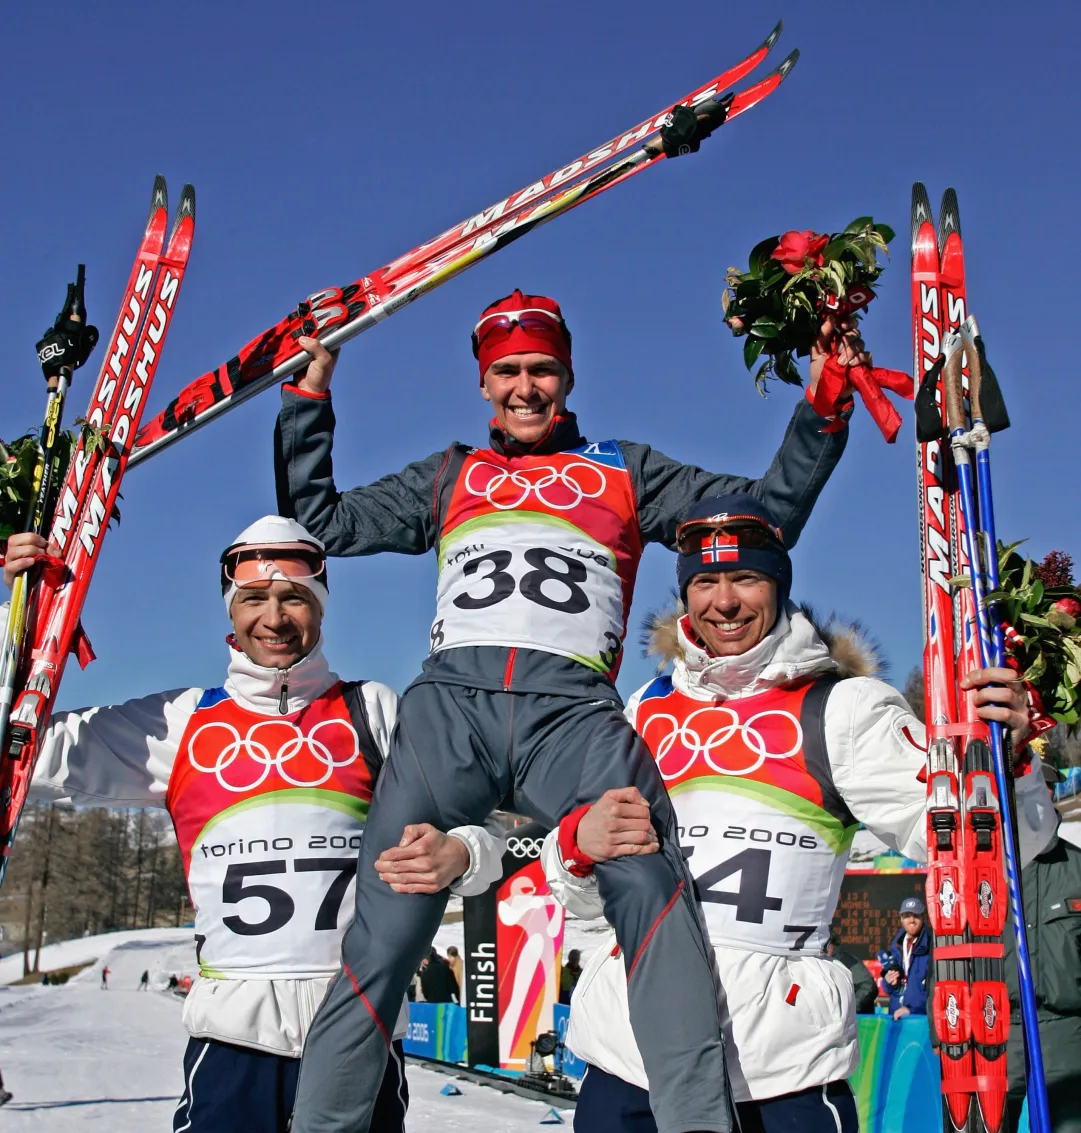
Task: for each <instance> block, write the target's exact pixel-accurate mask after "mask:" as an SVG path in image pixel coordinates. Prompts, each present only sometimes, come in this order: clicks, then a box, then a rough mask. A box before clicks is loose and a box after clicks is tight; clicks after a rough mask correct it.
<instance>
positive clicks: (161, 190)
mask: <svg viewBox="0 0 1081 1133" xmlns="http://www.w3.org/2000/svg"><path fill="white" fill-rule="evenodd" d="M168 207H169V187H168V186H167V185H166V184H165V178H164V177H163V176H162V175H161V174H160V173H159V174H158V175H157V176H156V177H155V178H154V191H153V192H152V193H151V194H150V215H151V216H153V215H154V213H156V212H157V211H158V209H167V208H168Z"/></svg>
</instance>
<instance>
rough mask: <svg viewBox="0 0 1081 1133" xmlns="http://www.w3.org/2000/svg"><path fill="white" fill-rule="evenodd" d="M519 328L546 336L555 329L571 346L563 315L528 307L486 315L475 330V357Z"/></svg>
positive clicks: (541, 308) (540, 308)
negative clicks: (489, 344)
mask: <svg viewBox="0 0 1081 1133" xmlns="http://www.w3.org/2000/svg"><path fill="white" fill-rule="evenodd" d="M516 326H518V327H521V328H522V330H524V331H526V333H530V332H533V333H535V334H540V335H546V334H551V333H552V328H553V327H555V328H557V329H558V330H559V332H560V334H562V336H563V338H564V339H565V340H566V341H567V345H568V346H569V345H570V334H569V333H568V331H567V324H566V323H565V322H564V321H563V318H562V316H561V315H557V314H555V313H554V312H553V311H546V310H544V308H543V307H526V308H525V309H524V310H521V311H493V312H492V314H490V315H485V316H484V317H483V318H482V319H481V320H480V322H479V323H477V325H476V326H475V327H474V328H473V357H474V358H478V357H480V348H481V346H482V344H483V343H485V342H488V341H496V342H498V341H501V340H502V339H504V338H509V337H510V336H511V334H512V333H513V332H514V328H515V327H516Z"/></svg>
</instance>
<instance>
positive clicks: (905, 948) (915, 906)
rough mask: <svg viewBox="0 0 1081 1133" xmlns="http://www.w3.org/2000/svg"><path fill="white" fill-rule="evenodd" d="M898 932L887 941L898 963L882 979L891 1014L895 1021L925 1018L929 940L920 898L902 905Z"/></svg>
mask: <svg viewBox="0 0 1081 1133" xmlns="http://www.w3.org/2000/svg"><path fill="white" fill-rule="evenodd" d="M900 914H901V928H900V930H899V931H898V933H897V935H896V936H895V937H894V938H893V940H892V941H890V948H889V950H890V954H891V955H892V956H893V958H894V960H895V961H896V962H897V967H895V968H891V969H890V970H889V971H888V972H887V973H886V975H885V976H884V977H883V978H884V980H885V982H886V986H887V987H888V988H889V994H890V1013H891V1014H892V1015H893V1017H894V1018H895V1019H900V1018H902V1017H903V1016H905V1015H926V1014H927V972H928V969H929V968H930V966H931V937H930V934H929V933H928V931H927V925H926V923H925V919H924V918H925V916H926V914H927V910H926V908H924V904H923V902H922V901H921V900H920V899H919V897H906V898H905V899H904V900H903V901H902V902H901V909H900Z"/></svg>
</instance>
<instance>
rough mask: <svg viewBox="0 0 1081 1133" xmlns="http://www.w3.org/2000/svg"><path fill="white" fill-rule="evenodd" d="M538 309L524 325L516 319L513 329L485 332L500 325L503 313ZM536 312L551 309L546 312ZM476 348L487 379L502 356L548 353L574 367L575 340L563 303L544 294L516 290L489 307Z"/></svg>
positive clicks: (479, 327)
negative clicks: (561, 307) (573, 351)
mask: <svg viewBox="0 0 1081 1133" xmlns="http://www.w3.org/2000/svg"><path fill="white" fill-rule="evenodd" d="M523 311H526V312H535V314H534V317H533V318H528V317H527V318H526V319H525V320H524V321H525V322H526V324H527V325H525V326H523V325H521V324H520V323H519V322H518V321H515V322H513V323H512V325H511V326H510V329H509V330H505V329H502V328H500V330H498V331H497V332H495V333H492V331H491V329H490V330H489V333H488V334H485V327H486V324H489V323H490V324H493V326H494V324H496V323H497V322H498V320H497V319H494V318H490V316H493V315H496V316H498V315H499V314H501V313H504V312H506V313H507V314H511V313H515V312H523ZM536 312H547V315H551V316H553V317H551V318H548V317H547V316H546V314H541V313H536ZM473 351H474V353H475V354H476V356H477V362H478V363H479V365H480V376H481V378H482V379H483V377H484V374H485V371H487V369H488V367H489V366H490V365H491V364H492V363H493V362H497V361H499V359H500V358H506V357H507V355H509V354H534V353H535V354H548V355H550V356H551V357H553V358H555V359H557V360H558V361H560V362H562V363H563V365H564V366H566V367H567V369H568V370H571V368H572V367H571V343H570V332H569V331H568V330H567V328H566V325H565V324H564V322H563V314H562V312H561V311H560V309H559V304H558V303H557V302H556V301H555V300H554V299H549V298H547V296H544V295H526V294H523V292H521V291H519V290H517V289H515V291H514V292H513V293H512V294H511V295H508V296H507V297H506V298H505V299H500V300H498V302H495V303H492V304H491V305H490V306H488V307H485V308H484V311H483V312H482V313H481V317H480V321H479V322H478V323H477V327H476V329H475V330H474V332H473Z"/></svg>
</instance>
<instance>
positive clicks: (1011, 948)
mask: <svg viewBox="0 0 1081 1133" xmlns="http://www.w3.org/2000/svg"><path fill="white" fill-rule="evenodd" d="M1037 745H1040V741H1039V740H1034V741H1033V743H1032V747H1033V749H1036V747H1037ZM1040 746H1043V745H1040ZM1043 773H1044V779H1045V780H1046V781H1047V786H1048V788H1049V789H1050V790H1052V791H1053V790H1054V787H1055V784H1056V783H1058V782H1060V781H1061V779H1062V776H1061V774H1060V773H1059V772H1058V771H1057V770H1056V769H1055V768H1054V767H1053V766H1052V765H1051V764H1050V763H1044V764H1043ZM1021 895H1022V900H1023V902H1024V906H1025V928H1026V934H1027V936H1028V947H1029V957H1030V960H1031V962H1032V982H1033V986H1034V989H1035V992H1036V1016H1037V1020H1038V1023H1039V1028H1040V1046H1041V1048H1042V1050H1043V1062H1044V1078H1045V1081H1046V1083H1047V1104H1048V1108H1049V1110H1050V1113H1051V1128H1052V1130H1053V1133H1081V849H1078V848H1077V847H1076V846H1074V845H1072V844H1071V843H1070V842H1067V841H1066V840H1065V839H1064V838H1059V837H1058V835H1057V834H1056V836H1055V837H1054V839H1053V840H1052V841H1051V844H1050V845H1049V846H1048V847H1047V849H1046V850H1044V851H1043V853H1042V854H1038V855H1037V856H1036V857H1035V858H1033V859H1032V861H1031V862H1029V864H1028V865H1027V866H1025V868H1024V869H1023V870H1022V871H1021ZM1004 940H1005V944H1006V961H1005V967H1006V986H1007V987H1008V988H1009V991H1010V1037H1009V1041H1008V1046H1007V1048H1006V1067H1007V1071H1008V1073H1009V1076H1010V1092H1009V1097H1008V1100H1007V1105H1008V1113H1009V1127H1010V1130H1011V1133H1014V1131H1015V1130H1016V1129H1017V1123H1018V1121H1019V1119H1020V1116H1021V1106H1022V1104H1023V1102H1024V1100H1025V1057H1024V1040H1023V1037H1022V1031H1021V1002H1020V994H1019V992H1018V990H1017V953H1016V949H1015V945H1014V936H1013V929H1012V926H1011V925H1010V924H1009V923H1007V926H1006V934H1005V937H1004Z"/></svg>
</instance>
